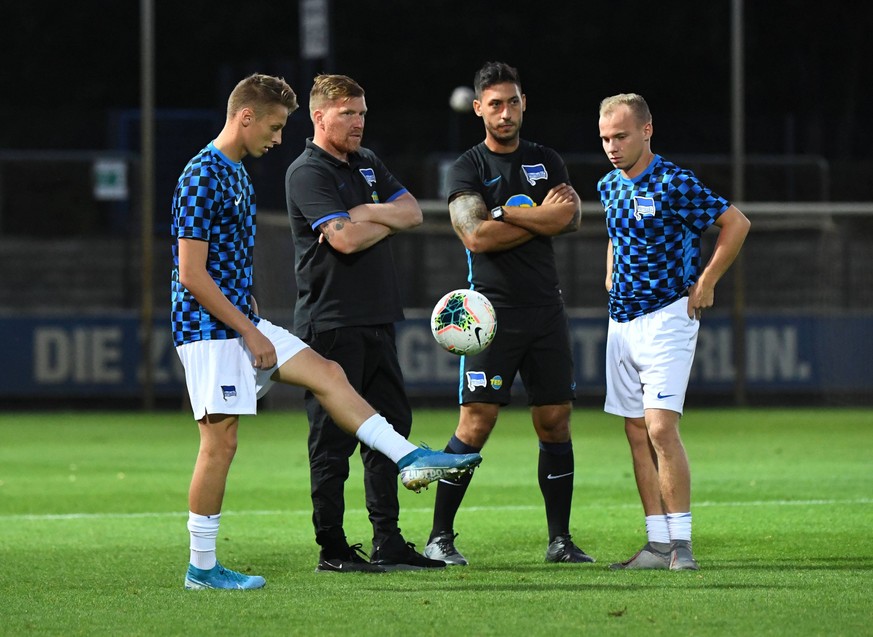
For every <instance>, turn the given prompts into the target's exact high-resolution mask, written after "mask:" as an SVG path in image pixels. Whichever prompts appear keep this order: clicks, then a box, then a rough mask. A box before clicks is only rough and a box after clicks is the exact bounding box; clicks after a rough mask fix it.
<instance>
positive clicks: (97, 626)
mask: <svg viewBox="0 0 873 637" xmlns="http://www.w3.org/2000/svg"><path fill="white" fill-rule="evenodd" d="M456 418H457V415H456V411H455V410H420V411H417V412H416V421H415V424H414V427H413V436H412V440H413V441H414V442H419V441H425V442H427V443H429V444H430V445H431V446H433V447H435V448H441V447H442V446H443V445H444V444H445V442H446V440H448V437H449V436H450V435H451V433H452V432H453V430H454V426H455V423H456ZM682 431H683V438H684V440H685V444H686V447H687V449H688V453H689V456H690V459H691V467H692V477H693V489H694V491H693V505H692V512H693V515H694V546H695V553H696V555H697V558H698V560H699V561H700V564H701V570H700V571H699V572H678V573H671V572H663V571H658V572H612V571H609V570H608V568H607V566H608V564H609V563H610V562H613V561H618V560H622V559H625V558H627V557H629V556H630V555H631V554H632V553H633V552H634V551H635V550H636V549H637V548H639V546H640V545H641V544H642V543H643V542H644V525H643V519H642V511H641V509H640V505H639V502H638V499H637V495H636V490H635V487H634V482H633V477H632V475H631V466H630V458H629V453H628V449H627V443H626V442H625V440H624V435H623V429H622V426H621V422H620V421H619V419H617V418H614V417H611V416H607V415H605V414H603V413H601V412H599V411H598V410H595V409H578V410H576V411H575V412H574V415H573V434H574V446H575V453H576V476H575V496H574V508H573V516H572V532H573V534H574V540H575V541H576V542H577V543H578V544H579V545H580V546H581V547H582V548H583V549H584V550H585V551H586V552H588V553H590V554H591V555H593V556H595V557H596V558H597V560H598V561H597V563H596V564H593V565H569V564H567V565H564V564H561V565H552V564H545V563H544V561H543V557H544V553H545V549H546V539H547V538H546V531H545V519H544V514H543V506H542V499H541V497H540V494H539V488H538V486H537V481H536V458H537V447H536V441H535V437H534V433H533V428H532V426H531V425H530V421H529V417H528V414H527V412H526V411H524V410H522V409H507V410H504V412H503V413H502V415H501V417H500V421H499V423H498V425H497V428H496V430H495V432H494V434H493V435H492V438H491V441H490V442H489V444H488V446H487V447H486V448H485V450H484V452H483V457H484V462H483V463H482V466H481V467H480V468H479V469H477V471H476V476H475V479H474V481H473V483H472V485H471V487H470V490H469V492H468V494H467V498H466V500H465V502H464V506H463V507H462V509H461V511H460V513H459V515H458V519H457V528H456V529H455V530H456V532H458V533H460V535H459V536H458V540H457V543H458V548H459V549H460V550H461V552H463V553H464V554H465V555H466V556H467V558H468V559H469V560H470V561H471V564H470V566H468V567H455V568H450V569H447V570H445V571H444V572H438V573H430V572H427V573H422V572H413V573H409V572H406V573H404V572H400V573H389V574H379V575H362V574H349V575H337V574H316V573H314V572H313V571H314V568H315V564H316V560H317V547H316V545H315V543H314V539H313V532H312V527H311V520H310V508H309V505H310V503H309V478H308V467H307V462H306V419H305V414H304V413H302V412H274V411H271V412H266V413H263V414H262V415H260V416H257V417H251V416H250V417H244V418H243V420H242V424H241V426H240V447H239V451H238V454H237V458H236V461H235V463H234V466H233V468H232V470H231V475H230V480H229V485H228V492H227V496H226V499H225V506H224V515H223V518H222V525H221V533H220V536H219V558H220V559H221V560H222V562H223V563H225V564H226V565H227V566H229V567H231V568H235V569H238V570H243V571H246V572H252V573H259V574H262V575H264V576H265V577H266V578H267V586H266V588H265V589H263V590H261V591H245V592H237V591H185V590H183V588H182V580H183V576H184V570H185V567H186V564H187V558H188V536H187V531H186V528H185V522H186V511H187V500H186V493H187V488H188V482H189V480H190V475H191V469H192V466H193V462H194V457H195V453H196V448H197V431H196V426H195V425H194V423H193V421H192V419H191V417H190V414H188V413H185V412H163V413H154V414H140V413H132V412H123V413H104V412H100V413H55V412H49V413H14V412H7V413H3V414H0V635H16V636H17V635H64V636H68V635H88V636H93V635H197V634H202V635H234V636H239V635H259V636H260V635H350V636H351V635H373V636H380V637H383V636H384V637H390V636H394V635H396V636H401V637H426V636H431V635H433V636H439V637H444V636H449V635H523V636H525V637H533V636H538V635H548V636H550V637H559V636H563V635H622V636H624V635H645V636H650V635H669V636H678V635H701V636H706V635H730V636H734V635H790V636H791V637H800V636H804V635H829V636H830V635H873V593H871V591H873V411H871V410H863V409H833V410H828V409H796V410H788V409H754V410H753V409H742V410H741V409H718V410H716V409H693V410H689V411H688V412H687V414H686V416H685V417H684V419H683V422H682ZM434 493H435V488H432V489H431V490H429V491H424V492H422V493H421V494H414V493H410V492H407V491H405V490H403V489H402V488H401V506H402V512H401V527H402V529H403V533H404V535H405V536H406V537H407V539H408V540H410V541H412V542H415V543H416V544H417V545H418V548H419V549H422V548H423V545H424V542H425V540H426V537H427V533H428V531H429V529H430V522H431V515H432V507H433V500H434ZM346 496H347V503H346V506H347V513H346V531H347V533H348V535H349V539H350V541H351V542H363V543H364V546H365V548H369V543H370V537H371V531H370V527H369V522H368V521H367V515H366V511H365V509H364V505H363V492H362V486H361V470H360V462H359V461H358V460H357V458H355V459H353V462H352V476H351V478H350V480H349V482H348V486H347V491H346Z"/></svg>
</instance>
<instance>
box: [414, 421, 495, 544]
mask: <svg viewBox="0 0 873 637" xmlns="http://www.w3.org/2000/svg"><path fill="white" fill-rule="evenodd" d="M481 450H482V448H481V447H471V446H470V445H467V444H464V443H463V442H461V441H460V440H458V439H457V438H456V437H455V436H452V438H451V440H449V443H448V444H447V445H446V448H445V452H446V453H457V454H461V453H479V452H480V451H481ZM472 479H473V474H472V473H466V474H464V475H463V476H461V478H460V479H459V480H458V481H456V482H452V483H448V482H444V481H443V480H440V481H439V482H438V483H437V492H436V500H435V502H434V506H433V528H432V529H431V532H430V537H429V538H428V540H427V541H428V542H430V541H432V540H433V539H434V537H436V536H437V535H438V534H440V533H453V532H454V531H453V529H454V526H455V515H456V514H457V512H458V509H459V508H460V507H461V502H462V501H463V500H464V494H466V493H467V487H468V486H470V480H472Z"/></svg>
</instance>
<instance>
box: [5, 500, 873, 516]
mask: <svg viewBox="0 0 873 637" xmlns="http://www.w3.org/2000/svg"><path fill="white" fill-rule="evenodd" d="M846 504H848V505H856V504H873V498H856V499H853V500H750V501H748V502H712V501H708V502H707V501H705V502H697V503H694V504H693V505H692V508H699V507H766V506H834V505H846ZM595 506H597V508H606V509H629V508H638V507H639V506H640V505H639V503H632V504H613V505H593V504H584V505H577V506H576V508H577V509H580V508H588V507H591V508H594V507H595ZM463 510H464V511H469V512H476V511H486V512H492V513H493V512H500V511H539V510H542V505H510V506H470V507H463ZM403 511H404V512H406V513H431V512H432V511H433V509H432V508H427V507H403ZM346 513H347V514H352V515H354V514H360V513H366V511H365V510H364V509H348V510H347V511H346ZM187 515H188V514H187V513H186V512H179V511H168V512H154V513H19V514H11V515H0V521H10V522H14V521H48V520H124V519H136V518H176V517H180V518H181V517H187ZM224 515H306V516H309V515H312V511H311V510H309V509H305V510H304V509H290V510H282V509H276V510H266V511H257V510H256V511H232V510H231V511H225V512H224Z"/></svg>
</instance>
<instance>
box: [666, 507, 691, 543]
mask: <svg viewBox="0 0 873 637" xmlns="http://www.w3.org/2000/svg"><path fill="white" fill-rule="evenodd" d="M667 526H668V527H669V528H670V540H687V541H689V542H690V541H691V513H668V514H667Z"/></svg>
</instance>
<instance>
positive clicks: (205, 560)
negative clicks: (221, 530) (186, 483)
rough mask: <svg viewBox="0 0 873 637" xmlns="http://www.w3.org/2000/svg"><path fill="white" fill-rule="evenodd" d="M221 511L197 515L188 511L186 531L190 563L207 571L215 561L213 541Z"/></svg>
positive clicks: (215, 536)
mask: <svg viewBox="0 0 873 637" xmlns="http://www.w3.org/2000/svg"><path fill="white" fill-rule="evenodd" d="M220 518H221V513H216V514H215V515H197V514H196V513H192V512H191V511H188V532H189V533H190V534H191V564H192V565H193V566H195V567H197V568H200V569H203V570H204V571H208V570H209V569H211V568H212V567H213V566H215V563H216V557H215V542H216V539H217V538H218V523H219V521H220Z"/></svg>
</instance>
